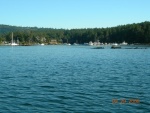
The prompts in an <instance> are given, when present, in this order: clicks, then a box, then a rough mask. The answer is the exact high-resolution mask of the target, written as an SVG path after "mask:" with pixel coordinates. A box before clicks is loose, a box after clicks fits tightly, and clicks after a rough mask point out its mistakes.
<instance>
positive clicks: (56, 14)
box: [0, 0, 150, 29]
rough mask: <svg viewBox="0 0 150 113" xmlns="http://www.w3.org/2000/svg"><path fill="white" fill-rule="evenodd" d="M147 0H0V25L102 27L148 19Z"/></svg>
mask: <svg viewBox="0 0 150 113" xmlns="http://www.w3.org/2000/svg"><path fill="white" fill-rule="evenodd" d="M149 12H150V0H0V24H7V25H16V26H30V27H35V26H36V27H48V28H65V29H72V28H96V27H97V28H102V27H112V26H117V25H124V24H130V23H139V22H144V21H150V13H149Z"/></svg>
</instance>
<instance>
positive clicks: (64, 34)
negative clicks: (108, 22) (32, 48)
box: [0, 21, 150, 44]
mask: <svg viewBox="0 0 150 113" xmlns="http://www.w3.org/2000/svg"><path fill="white" fill-rule="evenodd" d="M11 32H13V33H14V40H16V41H19V43H47V44H49V42H50V41H51V40H54V39H55V40H57V41H58V42H60V43H79V44H83V43H88V42H89V41H93V42H94V41H97V40H99V41H100V42H102V43H115V42H116V43H122V42H123V41H126V42H127V43H129V44H131V43H145V44H147V43H150V22H149V21H145V22H142V23H133V24H127V25H120V26H116V27H110V28H88V29H86V28H85V29H71V30H68V29H53V28H37V27H17V26H9V25H0V42H4V41H5V42H11Z"/></svg>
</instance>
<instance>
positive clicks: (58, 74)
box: [0, 46, 150, 113]
mask: <svg viewBox="0 0 150 113" xmlns="http://www.w3.org/2000/svg"><path fill="white" fill-rule="evenodd" d="M114 99H115V100H118V102H117V103H113V102H112V101H113V100H114ZM123 99H124V100H126V102H125V103H121V102H120V101H121V100H123ZM131 99H135V100H139V103H129V101H130V100H131ZM0 112H1V113H149V112H150V49H91V47H90V46H28V47H27V46H26V47H23V46H18V47H11V46H0Z"/></svg>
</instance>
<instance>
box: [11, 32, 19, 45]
mask: <svg viewBox="0 0 150 113" xmlns="http://www.w3.org/2000/svg"><path fill="white" fill-rule="evenodd" d="M11 38H12V40H11V44H10V45H11V46H18V45H19V44H17V43H15V42H14V40H13V32H12V35H11Z"/></svg>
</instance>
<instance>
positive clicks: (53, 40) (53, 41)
mask: <svg viewBox="0 0 150 113" xmlns="http://www.w3.org/2000/svg"><path fill="white" fill-rule="evenodd" d="M49 44H51V45H57V44H58V43H57V40H55V39H52V40H50V42H49Z"/></svg>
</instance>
